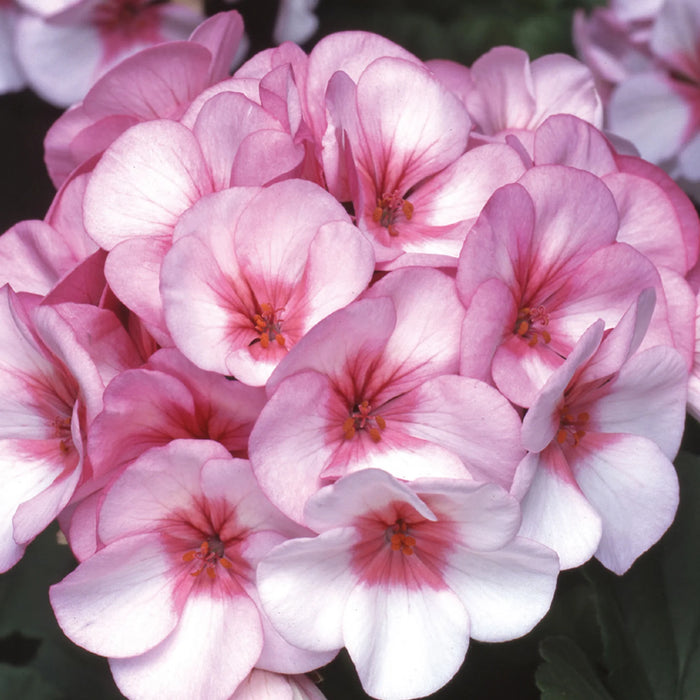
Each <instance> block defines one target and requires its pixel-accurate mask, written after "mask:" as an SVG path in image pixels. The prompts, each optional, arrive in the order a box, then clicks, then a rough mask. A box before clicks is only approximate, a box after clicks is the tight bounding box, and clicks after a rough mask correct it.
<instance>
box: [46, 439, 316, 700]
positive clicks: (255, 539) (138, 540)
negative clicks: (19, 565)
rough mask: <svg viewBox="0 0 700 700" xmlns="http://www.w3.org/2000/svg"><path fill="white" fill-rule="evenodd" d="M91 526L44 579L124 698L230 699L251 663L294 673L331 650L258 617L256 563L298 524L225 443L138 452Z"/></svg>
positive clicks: (73, 632) (70, 629)
mask: <svg viewBox="0 0 700 700" xmlns="http://www.w3.org/2000/svg"><path fill="white" fill-rule="evenodd" d="M98 534H99V537H100V539H101V541H103V542H104V543H105V547H104V548H103V549H101V550H100V551H99V552H97V553H96V554H94V555H92V556H91V557H89V558H88V559H86V560H85V561H83V562H82V563H81V564H80V565H79V566H78V568H77V569H76V570H75V571H74V572H72V573H71V574H69V575H68V576H67V577H66V578H65V579H63V581H61V582H60V583H58V584H56V585H54V586H52V588H51V603H52V605H53V608H54V612H55V613H56V617H57V619H58V621H59V624H60V625H61V627H62V628H63V630H64V632H65V633H66V634H67V635H68V636H69V637H70V638H71V639H73V640H74V641H75V642H76V643H78V644H80V645H81V646H83V647H85V648H87V649H89V650H91V651H93V652H95V653H98V654H101V655H103V656H108V657H110V665H111V669H112V674H113V675H114V678H115V681H116V683H117V685H118V686H119V688H120V689H121V690H122V691H123V692H124V693H125V694H126V695H127V696H129V697H130V698H135V699H136V700H138V699H140V698H152V697H168V698H173V699H174V700H175V699H177V698H182V700H194V699H197V698H201V700H216V699H217V698H218V699H220V700H228V698H230V696H231V695H232V694H233V693H234V692H235V691H236V689H237V687H238V686H239V685H240V684H241V683H242V682H243V681H244V680H245V679H246V677H247V676H248V674H249V673H250V672H251V670H252V669H253V667H255V666H256V665H257V666H261V667H262V668H264V669H266V670H272V671H276V672H282V673H299V672H305V671H308V670H311V669H312V668H314V667H315V666H317V665H319V664H321V663H325V662H326V661H327V660H328V659H329V658H330V655H329V654H318V653H313V652H304V651H301V650H297V649H295V648H294V647H292V646H291V645H289V644H287V643H285V642H284V641H283V640H282V639H281V638H279V637H278V636H277V635H276V634H275V633H274V632H273V631H272V630H271V628H269V623H267V622H266V621H265V618H264V614H263V613H262V612H261V610H260V608H259V605H258V602H257V592H256V588H255V567H256V565H257V563H258V561H259V559H260V558H261V557H262V556H263V555H264V554H265V553H267V552H268V551H269V550H270V548H271V547H272V546H274V545H275V544H279V543H280V542H282V541H284V540H285V539H287V538H288V537H290V536H295V535H298V534H300V530H299V529H298V527H296V526H294V525H293V524H292V523H291V522H289V521H288V520H287V519H286V518H284V517H283V516H282V515H281V514H280V513H278V512H277V511H276V510H275V509H274V508H273V506H272V505H271V504H270V503H269V502H268V501H267V499H265V497H264V496H263V494H262V492H261V491H260V489H259V488H258V486H257V484H256V483H255V479H254V477H253V475H252V472H251V471H250V468H249V466H248V463H247V461H245V460H240V459H233V458H232V457H231V456H230V455H229V453H228V452H227V450H226V449H225V448H224V447H223V446H222V445H220V444H218V443H216V442H212V441H203V440H177V441H174V442H172V443H170V444H168V445H166V446H164V447H161V448H153V449H151V450H149V451H148V452H146V453H145V454H144V455H143V456H142V457H141V458H140V459H139V460H137V461H136V462H134V463H133V464H132V465H131V466H130V467H129V468H128V469H127V470H126V471H125V472H124V473H123V474H122V475H121V476H120V477H119V479H117V481H116V482H115V483H114V484H113V485H112V486H111V488H110V489H109V492H108V493H107V495H106V497H105V499H104V502H103V503H102V506H101V509H100V515H99V525H98ZM145 621H148V624H144V622H145ZM216 668H218V669H226V672H225V673H213V672H212V669H216Z"/></svg>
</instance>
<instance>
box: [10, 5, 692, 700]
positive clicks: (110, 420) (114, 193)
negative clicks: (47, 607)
mask: <svg viewBox="0 0 700 700" xmlns="http://www.w3.org/2000/svg"><path fill="white" fill-rule="evenodd" d="M241 34H242V26H241V21H240V18H239V17H238V15H237V14H236V13H235V12H230V13H226V14H222V15H217V16H215V17H213V18H211V19H209V20H207V21H206V22H205V23H204V24H203V25H201V26H200V27H199V28H198V29H197V30H196V31H195V32H194V34H193V35H192V38H191V39H190V40H189V41H187V42H177V43H172V44H163V45H161V46H157V47H153V48H150V49H148V50H146V51H143V52H141V53H138V54H136V55H135V56H132V57H131V58H128V59H126V60H125V61H124V62H122V63H120V64H119V65H118V66H117V67H116V68H114V69H113V70H111V71H110V72H108V73H107V74H106V75H105V76H104V77H103V78H101V79H100V80H99V81H98V82H97V83H96V84H95V85H94V87H92V89H91V90H90V91H89V92H88V93H87V95H86V97H85V99H84V101H82V102H81V103H80V104H78V105H76V106H74V107H73V108H72V109H71V110H69V111H68V112H66V114H65V115H64V116H62V117H61V118H60V119H59V120H58V121H57V122H56V123H55V125H54V126H53V127H52V128H51V130H50V132H49V134H48V135H47V139H46V159H47V166H48V170H49V172H50V174H51V177H52V179H53V181H54V182H55V184H56V186H57V188H58V192H57V195H56V197H55V200H54V202H53V204H52V206H51V208H50V209H49V211H48V213H47V215H46V217H45V218H44V220H43V221H24V222H21V223H19V224H17V225H16V226H14V227H13V228H11V229H10V230H9V231H8V232H7V233H5V234H4V235H3V236H2V238H0V275H1V276H2V278H3V279H2V281H3V283H4V286H3V287H2V288H1V289H0V297H1V303H0V314H1V315H2V318H0V332H1V333H2V339H3V342H2V344H0V386H2V387H4V389H3V391H2V392H1V393H0V439H1V440H2V445H3V450H2V458H1V460H0V470H2V473H3V474H4V478H3V483H4V484H5V488H4V489H3V491H2V494H0V512H2V514H3V517H2V519H0V523H2V527H3V530H2V534H1V536H0V566H1V568H2V570H7V569H9V568H10V567H11V566H13V565H14V564H15V563H16V562H17V561H18V560H19V559H20V558H21V556H22V554H23V552H24V549H25V547H26V546H27V544H28V543H29V542H30V541H31V540H32V539H33V538H34V537H35V536H36V535H37V534H38V533H39V532H40V531H41V530H43V529H44V528H45V527H46V526H47V525H48V524H49V523H50V522H51V521H52V520H53V519H54V518H56V517H58V519H59V522H60V524H61V528H62V531H63V532H64V533H65V535H66V537H67V539H68V542H69V544H70V546H71V548H72V550H73V552H74V553H75V555H76V557H77V559H78V560H79V565H78V566H77V568H76V569H75V570H74V571H73V572H72V573H71V574H69V575H68V576H67V577H66V578H65V579H64V580H63V581H61V582H60V583H58V584H56V585H54V586H53V587H52V588H51V592H50V595H51V602H52V605H53V608H54V611H55V614H56V617H57V619H58V622H59V624H60V625H61V627H62V629H63V630H64V631H65V633H66V634H67V635H68V636H69V637H70V638H71V639H72V640H74V641H75V642H77V643H78V644H80V645H81V646H83V647H85V648H86V649H89V650H90V651H93V652H95V653H97V654H100V655H103V656H106V657H108V658H109V663H110V667H111V670H112V673H113V676H114V678H115V680H116V683H117V685H118V686H119V688H120V689H121V690H122V692H124V694H125V695H127V696H128V697H130V698H144V699H145V698H160V697H168V698H175V699H177V698H183V699H187V700H191V699H192V698H201V699H202V700H218V699H221V700H227V699H229V698H235V700H243V699H244V698H247V699H253V698H254V699H256V700H258V699H260V698H283V697H305V698H319V697H322V696H321V694H320V691H319V690H318V689H317V688H316V687H315V686H314V685H313V684H311V683H310V681H309V680H308V679H307V678H306V677H305V676H304V675H303V674H305V673H307V672H309V671H311V670H313V669H316V668H319V667H321V666H323V665H324V664H326V663H327V662H328V661H329V660H330V659H332V658H333V657H334V656H335V654H336V653H337V652H338V651H339V650H340V649H341V648H343V647H345V648H347V650H348V652H349V655H350V657H351V659H352V661H353V662H354V664H355V667H356V669H357V672H358V675H359V678H360V680H361V682H362V685H363V687H364V688H365V690H366V691H367V693H368V694H370V695H372V696H374V697H377V698H386V699H396V700H398V699H400V698H413V697H419V696H424V695H427V694H430V693H432V692H434V691H435V690H437V689H438V688H440V687H441V686H442V685H444V684H445V683H446V682H447V681H448V680H449V679H450V678H451V677H452V676H453V675H454V674H455V672H456V671H457V669H458V668H459V666H460V665H461V663H462V661H463V659H464V656H465V653H466V652H467V647H468V643H469V639H470V638H473V639H477V640H483V641H489V642H497V641H504V640H508V639H513V638H515V637H518V636H521V635H523V634H525V633H527V632H528V631H529V630H530V629H532V627H533V626H534V625H535V624H537V622H538V621H539V620H540V619H541V618H542V617H543V616H544V614H545V613H546V612H547V610H548V608H549V605H550V602H551V599H552V596H553V593H554V590H555V585H556V579H557V576H558V573H559V571H560V569H566V568H571V567H575V566H578V565H580V564H582V563H583V562H585V561H587V560H588V559H589V558H591V557H594V556H595V557H597V558H598V559H599V560H600V561H601V562H602V563H603V564H604V565H605V566H606V567H608V568H609V569H611V570H612V571H615V572H617V573H622V572H624V571H626V570H627V569H628V568H629V567H630V566H631V564H632V563H633V561H634V560H635V559H636V558H637V557H638V556H639V555H640V554H641V553H642V552H644V551H645V550H646V549H648V548H649V547H650V546H651V545H652V544H653V543H654V542H656V541H657V540H658V539H659V537H660V536H661V535H662V534H663V532H664V531H665V530H666V528H667V527H668V526H669V524H670V523H671V521H672V519H673V517H674V514H675V510H676V506H677V502H678V482H677V479H676V475H675V471H674V468H673V465H672V463H671V460H672V459H673V457H674V456H675V454H676V451H677V449H678V447H679V444H680V439H681V435H682V431H683V425H684V417H685V411H686V398H687V395H688V391H687V389H688V377H689V375H690V373H691V372H692V370H693V368H694V363H695V337H696V333H695V316H696V297H695V293H694V289H693V287H692V286H691V283H690V282H689V281H688V280H692V279H693V276H692V275H691V274H690V273H691V271H692V270H693V268H694V266H695V264H696V261H697V258H698V247H699V244H700V223H699V222H698V218H697V214H696V212H695V210H694V208H693V207H692V205H691V203H690V202H689V200H688V199H687V198H686V197H685V195H684V194H683V193H682V192H681V190H680V189H679V188H678V187H677V186H676V185H675V184H674V182H673V181H672V180H671V179H670V178H669V177H668V176H667V175H666V174H665V173H664V172H663V171H661V170H660V169H658V168H657V167H655V166H654V165H651V164H649V163H647V162H645V161H643V160H641V159H640V158H638V157H636V156H630V155H623V154H620V153H618V152H617V151H616V150H615V148H614V147H613V146H612V145H611V143H610V142H609V141H608V140H607V139H606V137H605V136H604V135H603V134H602V133H601V131H599V128H600V127H601V121H602V117H601V114H602V110H601V102H600V99H599V97H598V94H597V92H596V90H595V89H594V84H593V79H592V76H591V75H590V73H589V72H588V70H587V69H586V68H585V67H584V66H583V65H582V64H580V63H578V62H577V61H575V60H574V59H572V58H569V57H567V56H563V55H552V56H546V57H543V58H540V59H538V60H536V61H533V62H532V63H531V62H530V61H529V60H528V58H527V56H526V55H525V54H524V53H523V52H521V51H519V50H517V49H513V48H508V47H500V48H496V49H493V50H492V51H490V52H489V53H487V54H486V55H484V56H483V57H481V58H480V59H479V60H477V61H476V62H475V63H474V65H473V66H472V67H471V68H469V69H468V68H466V67H464V66H461V65H458V64H455V63H451V62H447V61H434V62H428V63H423V62H422V61H420V60H419V59H417V58H416V57H415V56H413V55H411V54H410V53H408V52H407V51H405V50H404V49H402V48H401V47H399V46H397V45H395V44H393V43H392V42H390V41H389V40H387V39H384V38H382V37H380V36H376V35H373V34H368V33H363V32H345V33H339V34H334V35H330V36H328V37H326V38H324V39H323V40H321V41H320V42H319V43H318V44H317V45H316V47H315V48H314V49H313V50H312V51H311V52H310V54H308V55H307V54H306V53H304V52H303V51H302V50H301V49H300V48H299V47H298V46H296V45H294V44H291V43H284V44H282V45H281V46H279V47H277V48H274V49H270V50H267V51H263V52H261V53H259V54H257V55H256V56H254V57H253V58H251V59H250V60H249V61H248V62H247V63H245V64H244V65H243V66H242V67H241V68H240V69H239V70H238V71H236V73H235V74H234V75H233V77H230V78H229V77H224V74H225V67H226V66H228V65H229V64H230V61H231V57H232V56H233V55H234V54H235V52H236V50H237V44H238V41H239V40H240V36H241ZM698 396H699V394H698V393H697V392H696V393H691V401H694V404H693V408H694V410H695V411H697V410H698V409H699V408H700V403H698V400H697V399H698ZM144 621H147V624H145V622H144Z"/></svg>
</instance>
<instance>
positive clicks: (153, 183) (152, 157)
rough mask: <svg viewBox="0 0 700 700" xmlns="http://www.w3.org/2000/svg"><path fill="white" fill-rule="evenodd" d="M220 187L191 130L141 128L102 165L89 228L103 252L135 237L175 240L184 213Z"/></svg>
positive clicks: (90, 201)
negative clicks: (174, 232) (215, 182)
mask: <svg viewBox="0 0 700 700" xmlns="http://www.w3.org/2000/svg"><path fill="white" fill-rule="evenodd" d="M213 187H214V183H213V181H212V177H211V175H210V174H209V170H208V169H207V166H206V164H205V162H204V158H203V156H202V151H201V149H200V147H199V144H198V143H197V141H196V140H195V137H194V135H193V134H192V132H191V131H189V130H188V129H186V128H185V127H183V126H181V125H180V124H178V123H177V122H172V121H167V120H156V121H151V122H144V123H142V124H137V125H136V126H134V127H132V128H131V129H129V130H128V131H127V132H125V133H124V134H122V136H120V137H119V138H118V139H117V140H116V141H115V142H114V143H113V144H112V145H111V146H110V148H109V149H107V151H105V153H104V155H103V156H102V159H101V160H100V162H99V163H98V165H97V166H96V168H95V171H94V172H93V175H92V177H91V178H90V183H89V185H88V188H87V191H86V193H85V205H84V206H85V227H86V228H87V230H88V233H89V234H90V236H91V237H93V238H94V239H95V240H96V241H97V243H99V244H100V246H102V247H103V248H106V249H107V250H111V249H112V248H113V247H114V246H115V245H116V244H117V243H119V242H121V241H123V240H126V239H128V238H133V237H154V236H155V237H162V238H170V236H171V235H172V230H173V227H174V226H175V224H176V223H177V220H178V218H179V217H180V215H181V214H182V213H183V212H184V211H185V210H186V209H188V208H189V207H190V206H192V204H194V203H195V202H196V201H197V200H198V199H199V198H200V197H202V196H204V195H205V194H208V193H209V192H211V191H212V190H213Z"/></svg>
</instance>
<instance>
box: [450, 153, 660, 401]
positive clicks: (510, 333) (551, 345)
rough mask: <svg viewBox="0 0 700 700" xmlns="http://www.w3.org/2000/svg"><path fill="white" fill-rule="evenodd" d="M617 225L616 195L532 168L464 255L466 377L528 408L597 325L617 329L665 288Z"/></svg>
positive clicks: (562, 171) (573, 176) (503, 195)
mask: <svg viewBox="0 0 700 700" xmlns="http://www.w3.org/2000/svg"><path fill="white" fill-rule="evenodd" d="M618 223H619V219H618V213H617V207H616V206H615V200H614V199H613V197H612V194H611V193H610V190H609V189H608V188H607V187H606V186H605V185H604V184H603V183H602V182H601V180H599V179H598V178H597V177H595V176H593V175H591V174H589V173H585V172H582V171H580V170H577V169H574V168H567V167H564V166H540V167H534V168H532V169H530V170H528V172H527V173H526V174H525V175H524V176H523V177H522V178H520V180H519V181H518V183H516V184H512V185H506V186H505V187H503V188H501V189H500V190H498V191H497V192H496V194H494V196H493V197H492V198H491V199H490V200H489V202H488V203H487V205H486V207H485V208H484V211H483V212H482V214H481V216H480V217H479V220H478V221H477V223H476V224H475V226H474V227H473V229H472V230H471V232H470V233H469V236H468V237H467V240H466V242H465V244H464V248H463V250H462V253H461V255H460V263H459V268H458V272H457V289H458V291H459V294H460V298H461V299H462V301H463V303H464V304H465V306H466V307H467V315H466V318H465V322H464V327H463V332H462V363H461V372H462V374H465V375H467V376H475V377H477V378H484V379H487V380H488V379H490V378H493V381H494V382H495V383H496V386H498V388H499V389H500V390H501V391H502V392H503V393H504V394H505V395H506V396H507V397H508V398H509V399H510V400H511V401H513V402H514V403H516V404H518V405H520V406H525V407H527V406H530V405H531V403H532V401H533V399H534V396H535V394H536V393H537V391H538V390H539V389H540V388H541V387H542V385H543V384H544V382H545V381H546V379H547V377H548V376H549V375H550V374H551V373H552V371H554V370H555V369H556V368H557V367H559V366H560V365H561V364H562V362H563V361H564V358H566V357H567V356H568V354H569V353H570V352H571V349H572V348H573V347H574V345H575V344H576V342H577V341H578V339H579V338H580V337H581V335H582V334H583V332H584V330H585V329H586V328H587V327H588V326H589V325H590V324H591V323H593V322H594V321H596V320H597V319H598V318H603V319H605V323H606V326H607V327H608V328H610V327H612V326H614V325H615V324H616V323H617V321H618V320H619V319H620V318H621V316H622V315H623V313H624V312H625V311H626V310H627V308H628V307H629V305H630V304H631V303H632V302H633V301H634V300H635V299H636V298H637V296H638V295H639V293H640V292H641V291H642V290H643V289H645V288H647V287H659V288H660V286H661V281H660V279H659V277H658V273H657V272H656V269H655V268H654V266H653V265H652V264H651V262H649V260H647V259H646V258H645V257H644V256H643V255H641V254H640V253H639V252H637V251H635V250H634V249H633V248H631V247H630V246H628V245H625V244H623V243H617V242H616V236H617V234H618Z"/></svg>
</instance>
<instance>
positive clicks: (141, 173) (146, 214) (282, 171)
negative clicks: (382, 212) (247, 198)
mask: <svg viewBox="0 0 700 700" xmlns="http://www.w3.org/2000/svg"><path fill="white" fill-rule="evenodd" d="M261 152H266V154H267V156H266V159H265V160H264V161H263V162H261V161H260V158H259V154H260V153H261ZM303 157H304V149H303V147H297V146H296V145H295V144H294V142H293V139H292V137H291V135H290V134H289V133H288V132H286V131H285V130H284V128H283V127H282V125H281V124H280V123H279V122H278V121H277V120H276V119H275V118H274V117H273V116H272V115H270V114H269V113H268V112H266V111H265V110H264V109H263V108H262V107H260V106H259V105H257V104H255V103H254V102H251V101H250V100H249V99H248V98H247V97H245V96H244V95H242V94H240V93H232V92H229V93H223V94H219V95H216V96H214V97H212V98H211V99H210V100H208V101H207V102H206V104H205V105H204V106H203V107H202V109H201V110H200V112H199V114H198V116H197V118H196V120H195V123H194V125H193V126H192V129H191V130H190V129H188V128H187V127H185V126H183V125H182V124H180V123H178V122H174V121H171V120H168V119H157V120H154V121H149V122H144V123H141V124H137V125H135V126H133V127H131V128H130V129H129V130H127V131H126V132H125V133H123V134H122V135H121V136H120V137H119V138H118V139H117V140H116V141H115V142H114V143H113V144H112V145H111V146H110V147H109V148H108V149H107V150H106V151H105V153H104V154H103V156H102V158H101V159H100V162H99V163H98V164H97V166H96V167H95V170H94V172H93V174H92V176H91V178H90V182H89V183H88V187H87V191H86V193H85V201H84V210H85V226H86V229H87V231H88V233H89V234H90V236H92V237H93V238H94V240H95V241H96V242H97V243H98V244H99V245H100V246H101V247H103V248H105V249H106V250H108V251H109V256H108V258H107V263H106V266H105V272H106V276H107V280H108V281H109V284H110V287H111V288H112V289H113V290H114V292H115V294H116V295H117V296H118V297H119V298H120V299H121V300H122V302H123V303H124V304H125V305H126V306H128V307H129V308H130V309H131V310H132V311H134V312H135V313H137V314H138V315H139V316H140V317H141V319H142V320H143V321H144V323H145V324H146V326H147V327H148V329H149V331H150V332H151V333H152V334H153V336H154V337H155V338H156V339H157V340H158V341H159V342H160V343H161V344H162V345H172V340H171V339H170V334H169V333H168V330H167V328H166V324H165V320H164V318H163V308H162V301H161V297H160V291H159V285H160V268H161V265H162V262H163V257H164V256H165V254H166V252H167V251H168V250H169V249H170V246H171V243H172V236H173V230H174V228H175V226H176V225H177V223H178V221H179V219H180V217H181V216H182V214H184V212H185V211H187V210H188V209H189V208H190V207H192V206H193V205H194V204H195V203H196V202H197V201H199V200H200V199H201V198H202V197H204V196H206V195H207V194H211V193H212V192H216V191H220V190H224V189H227V188H228V187H231V186H242V185H245V186H248V185H254V186H260V185H265V184H268V183H270V182H273V181H275V180H278V179H283V178H285V177H286V176H288V175H289V174H290V173H291V172H292V171H294V170H295V169H296V168H297V166H299V165H300V163H301V161H302V159H303Z"/></svg>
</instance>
